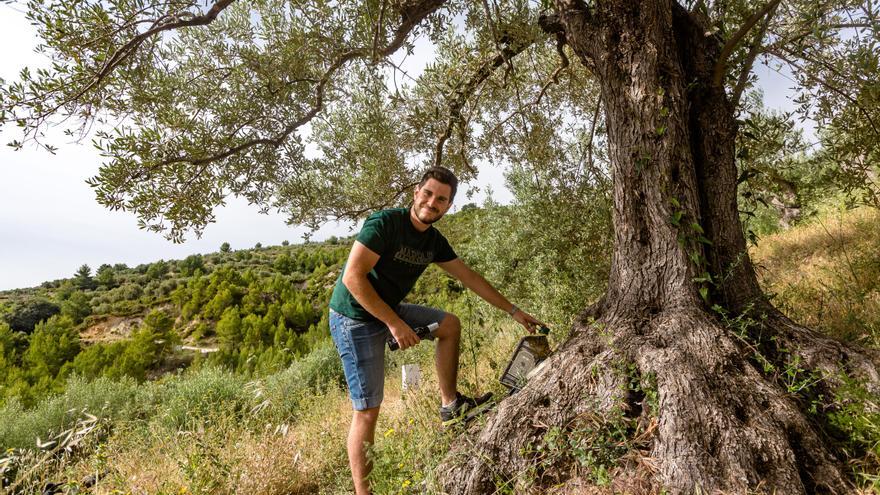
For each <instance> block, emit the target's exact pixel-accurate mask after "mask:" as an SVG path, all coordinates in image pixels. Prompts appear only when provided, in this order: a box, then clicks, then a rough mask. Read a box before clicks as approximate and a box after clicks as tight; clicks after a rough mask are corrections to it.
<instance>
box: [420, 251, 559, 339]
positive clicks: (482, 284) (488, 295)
mask: <svg viewBox="0 0 880 495" xmlns="http://www.w3.org/2000/svg"><path fill="white" fill-rule="evenodd" d="M437 265H438V266H439V267H440V268H442V269H444V270H446V272H447V273H449V274H450V275H452V276H453V277H455V278H457V279H458V280H461V283H463V284H464V286H465V287H467V288H468V289H470V290H472V291H474V292H475V293H476V294H477V295H478V296H480V297H482V298H483V300H485V301H486V302H487V303H489V304H491V305H492V306H495V307H496V308H498V309H500V310H502V311H505V312H507V313H510V314H511V316H513V319H514V320H516V321H517V322H518V323H519V324H520V325H522V326H524V327H526V330H528V331H529V332H532V333H534V332H535V329H534V326H535V325H544V324H543V323H541V322H540V321H538V320H537V319H536V318H534V317H533V316H532V315H530V314H528V313H526V312H525V311H522V310H521V309H519V308H517V307H516V306H514V305H513V303H511V302H510V301H508V300H507V298H506V297H504V296H503V295H501V293H500V292H498V290H496V289H495V287H492V284H490V283H489V282H488V281H486V279H485V278H483V276H482V275H480V274H479V273H477V272H475V271H473V270H471V268H470V267H469V266H467V265H466V264H465V263H464V261H461V258H456V259H454V260H451V261H444V262H440V263H437Z"/></svg>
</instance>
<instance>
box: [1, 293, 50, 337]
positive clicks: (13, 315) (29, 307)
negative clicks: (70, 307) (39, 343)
mask: <svg viewBox="0 0 880 495" xmlns="http://www.w3.org/2000/svg"><path fill="white" fill-rule="evenodd" d="M60 312H61V308H59V307H58V305H56V304H54V303H52V302H51V301H48V300H46V299H43V298H34V299H28V300H26V301H23V302H21V303H19V304H16V305H15V306H13V307H12V309H11V311H10V312H9V313H8V314H7V315H6V322H7V323H8V324H9V326H10V328H12V330H13V331H16V332H26V333H30V332H32V331H33V330H34V327H35V326H36V325H37V324H38V323H39V322H41V321H44V320H47V319H48V318H49V317H51V316H53V315H56V314H58V313H60Z"/></svg>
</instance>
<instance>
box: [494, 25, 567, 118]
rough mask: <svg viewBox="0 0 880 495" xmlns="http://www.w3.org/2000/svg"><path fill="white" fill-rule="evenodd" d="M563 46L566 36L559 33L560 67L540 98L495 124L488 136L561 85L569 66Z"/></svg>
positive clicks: (549, 79)
mask: <svg viewBox="0 0 880 495" xmlns="http://www.w3.org/2000/svg"><path fill="white" fill-rule="evenodd" d="M563 46H565V36H564V35H563V34H562V33H557V35H556V53H558V54H559V58H560V60H561V62H560V64H559V66H558V67H556V70H554V71H553V74H550V77H548V78H547V81H546V82H545V83H544V85H543V86H542V87H541V91H540V92H539V93H538V96H537V97H536V98H535V99H534V100H532V101H530V102H528V103H526V104H525V105H522V104H521V105H520V107H519V108H518V109H516V110H515V111H514V112H513V113H511V114H510V115H508V116H507V117H505V118H504V120H502V121H501V122H499V123H497V124H495V127H493V128H492V130H490V131H489V132H488V133H487V134H492V133H494V132H496V131H497V130H498V129H500V128H501V126H503V125H504V124H506V123H508V122H510V119H512V118H514V117H516V116H517V115H522V114H523V112H524V111H525V109H527V108H531V107H533V106H536V105H538V104H539V103H541V99H542V98H543V97H544V94H546V93H547V89H549V88H550V85H551V84H558V83H559V74H560V73H562V71H563V70H565V69H566V68H568V66H569V60H568V56H567V55H566V54H565V51H564V50H563Z"/></svg>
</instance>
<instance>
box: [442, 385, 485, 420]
mask: <svg viewBox="0 0 880 495" xmlns="http://www.w3.org/2000/svg"><path fill="white" fill-rule="evenodd" d="M491 398H492V392H489V393H486V394H483V395H481V396H479V397H475V398H472V397H468V396H467V395H462V394H461V392H456V393H455V400H454V401H452V404H449V405H448V406H440V419H441V420H442V421H443V424H444V425H445V424H447V423H450V422H453V421H456V420H458V419H460V418H462V417H463V416H465V415H466V414H467V413H468V412H469V411H472V410H473V409H475V408H476V407H477V406H479V405H480V404H483V403H484V402H486V401H488V400H489V399H491Z"/></svg>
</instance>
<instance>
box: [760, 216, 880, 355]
mask: <svg viewBox="0 0 880 495" xmlns="http://www.w3.org/2000/svg"><path fill="white" fill-rule="evenodd" d="M752 258H753V260H754V261H755V263H756V265H757V267H758V274H759V276H760V278H761V285H762V286H763V288H764V290H765V291H766V292H768V293H770V294H772V295H773V296H774V302H775V304H776V305H777V306H778V307H780V308H781V309H782V310H783V311H784V312H786V313H787V314H788V315H789V316H791V317H792V318H794V319H795V320H797V321H798V322H800V323H803V324H806V325H807V326H810V327H812V328H816V329H818V330H820V331H823V332H825V333H827V334H830V335H833V336H835V337H837V338H840V339H842V340H847V341H851V342H858V343H860V344H863V345H869V346H872V347H878V346H880V212H877V211H875V210H870V209H860V210H854V211H831V212H828V213H826V214H825V215H823V216H821V217H819V218H817V219H815V220H813V221H812V222H810V223H809V224H807V225H803V226H800V227H798V228H794V229H791V230H789V231H786V232H782V233H779V234H775V235H772V236H768V237H765V238H763V239H761V241H760V242H759V244H758V246H757V247H756V248H755V249H753V252H752Z"/></svg>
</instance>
